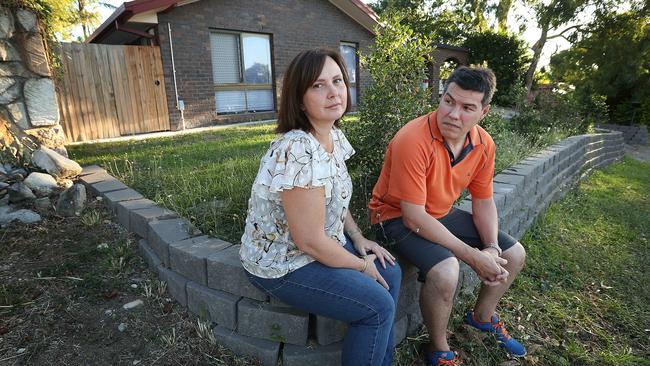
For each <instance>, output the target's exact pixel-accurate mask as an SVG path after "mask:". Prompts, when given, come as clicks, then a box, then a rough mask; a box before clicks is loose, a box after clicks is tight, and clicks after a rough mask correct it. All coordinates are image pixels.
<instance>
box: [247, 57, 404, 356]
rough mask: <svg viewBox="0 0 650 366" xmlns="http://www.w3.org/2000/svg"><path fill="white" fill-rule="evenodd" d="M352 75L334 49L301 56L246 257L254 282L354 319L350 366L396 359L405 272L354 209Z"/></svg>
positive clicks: (287, 84)
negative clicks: (344, 125)
mask: <svg viewBox="0 0 650 366" xmlns="http://www.w3.org/2000/svg"><path fill="white" fill-rule="evenodd" d="M347 85H348V77H347V74H346V72H345V65H344V63H343V60H342V58H341V56H340V55H339V54H338V53H337V52H335V51H331V50H324V49H316V50H309V51H305V52H302V53H300V54H299V55H298V56H296V58H295V59H294V60H293V61H292V62H291V64H290V65H289V68H288V69H287V71H286V74H285V76H284V80H283V84H282V101H281V103H280V111H279V115H278V126H277V132H278V133H280V134H281V135H279V136H278V137H277V138H276V139H275V140H274V141H273V142H272V143H271V147H270V148H269V150H268V151H267V153H266V154H265V155H264V157H263V158H262V162H261V164H260V169H259V171H258V173H257V178H256V179H255V182H254V183H253V189H252V192H251V198H250V201H249V208H248V217H247V218H246V228H245V231H244V235H243V236H242V246H241V250H240V256H241V260H242V264H243V266H244V268H245V269H246V271H247V272H248V277H249V278H250V280H251V282H252V283H253V284H254V285H255V286H257V287H259V288H260V289H262V290H263V291H265V292H267V293H268V294H270V295H271V296H274V297H276V298H277V299H279V300H280V301H282V302H284V303H286V304H288V305H290V306H293V307H295V308H298V309H302V310H305V311H308V312H310V313H315V314H319V315H323V316H325V317H329V318H334V319H339V320H342V321H345V322H347V323H348V324H349V327H348V333H347V335H346V337H345V341H344V343H343V352H342V364H343V365H355V366H356V365H390V363H391V361H392V356H393V323H394V317H395V309H396V303H397V296H398V293H399V287H400V281H401V271H400V268H399V266H398V265H397V263H395V258H394V257H393V256H392V255H391V254H390V253H389V252H388V251H387V250H386V249H384V248H382V247H381V246H379V245H378V244H377V243H375V242H373V241H370V240H368V239H366V238H364V237H363V235H362V233H361V230H359V228H358V227H357V225H356V224H355V222H354V220H353V219H352V215H350V213H349V211H348V205H349V203H350V197H351V194H352V181H351V179H350V176H349V175H348V172H347V168H346V166H345V160H347V159H348V158H350V156H352V154H354V149H352V146H350V143H349V142H348V140H347V139H346V138H345V136H344V135H343V132H341V130H340V129H339V128H338V122H339V120H340V119H341V117H342V116H343V114H344V113H345V112H347V111H349V107H350V96H349V93H348V86H347Z"/></svg>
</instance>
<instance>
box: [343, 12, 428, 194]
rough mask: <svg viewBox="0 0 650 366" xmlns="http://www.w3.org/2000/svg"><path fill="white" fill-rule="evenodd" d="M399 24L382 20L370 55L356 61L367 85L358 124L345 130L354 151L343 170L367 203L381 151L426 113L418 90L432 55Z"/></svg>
mask: <svg viewBox="0 0 650 366" xmlns="http://www.w3.org/2000/svg"><path fill="white" fill-rule="evenodd" d="M402 20H403V18H402V15H398V14H392V13H391V14H388V15H386V16H385V17H383V18H382V22H384V24H385V26H384V27H383V28H380V29H378V30H377V32H378V33H377V37H376V38H375V42H374V44H373V45H371V46H370V50H369V53H368V54H363V55H361V64H362V65H363V67H364V68H365V69H366V70H368V71H369V72H370V75H371V77H372V84H371V85H370V86H369V87H368V88H367V89H366V90H365V93H364V96H363V98H362V99H361V104H360V106H359V121H357V122H354V123H349V124H347V125H346V126H345V129H346V133H347V135H348V138H349V139H350V141H351V143H352V145H353V146H354V147H355V149H356V151H357V153H356V154H355V156H354V157H353V158H352V159H351V160H350V162H349V164H348V167H349V168H350V171H351V172H352V174H353V176H355V181H356V182H358V183H359V185H360V186H359V187H357V192H358V193H357V195H356V196H359V197H364V196H365V197H368V194H369V193H370V191H371V190H372V187H373V185H374V183H375V182H376V179H377V177H378V176H379V172H380V170H381V166H382V164H383V160H384V153H385V150H386V147H387V146H388V143H389V142H390V140H391V139H392V138H393V136H394V135H395V133H396V132H397V130H399V128H400V127H402V126H403V125H404V124H405V123H406V122H408V121H409V120H411V119H413V118H415V117H417V116H419V115H422V114H424V113H426V112H428V111H429V110H430V108H431V106H430V101H431V94H430V90H429V89H428V88H425V87H423V85H422V82H423V81H424V80H425V79H426V78H427V76H426V72H425V71H426V65H427V61H428V55H429V54H430V53H431V51H433V49H432V46H431V42H430V40H429V39H428V38H426V37H424V36H421V35H419V34H416V33H415V32H414V31H413V30H412V29H411V28H409V27H408V26H406V25H403V24H402ZM359 188H361V192H359V191H358V189H359ZM364 193H365V194H364Z"/></svg>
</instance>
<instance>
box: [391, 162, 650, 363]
mask: <svg viewBox="0 0 650 366" xmlns="http://www.w3.org/2000/svg"><path fill="white" fill-rule="evenodd" d="M649 217H650V163H640V162H638V161H634V160H631V159H626V160H625V161H624V162H623V163H619V164H615V165H613V166H611V167H609V168H608V169H606V170H604V171H597V172H596V173H595V174H594V175H593V176H592V177H591V178H590V179H589V180H588V181H586V182H583V183H582V184H580V186H579V187H578V189H576V190H574V191H572V192H570V193H569V194H568V195H567V196H566V197H565V198H564V199H562V200H561V201H559V202H558V203H556V204H553V205H552V206H551V207H550V208H549V209H548V210H547V212H546V213H545V214H544V215H543V216H542V217H541V218H540V219H539V220H538V221H537V222H536V224H535V225H534V226H533V227H532V228H531V229H530V230H528V232H527V233H526V235H525V237H524V238H523V239H522V243H523V244H524V246H525V247H526V249H527V252H528V258H527V265H526V268H525V269H524V271H523V273H522V274H521V275H520V277H519V278H518V279H517V281H516V282H515V285H514V286H513V288H512V289H511V290H510V291H509V292H508V293H507V294H506V297H505V298H504V300H503V302H502V305H501V308H500V310H501V312H502V317H503V319H504V320H505V321H506V323H507V324H509V325H510V327H509V329H510V330H511V333H513V334H514V335H515V337H518V338H519V339H521V340H523V341H524V343H525V344H526V345H527V346H528V350H529V356H527V357H526V359H525V361H524V362H523V364H526V365H553V366H555V365H629V366H640V365H650V329H649V328H650V221H649V220H648V218H649ZM465 306H469V305H461V306H458V307H456V309H455V315H454V318H453V325H452V327H451V329H452V334H451V342H452V347H454V348H455V349H456V350H461V352H460V353H461V355H462V357H463V359H464V361H465V363H466V364H468V365H477V366H478V365H519V364H520V363H519V362H518V361H515V362H513V363H512V364H511V363H507V361H508V359H507V357H506V356H505V355H504V354H503V353H502V352H491V351H493V350H494V341H493V340H492V339H490V338H489V337H483V336H482V335H481V334H479V333H477V332H474V331H472V330H470V329H468V328H466V327H465V326H463V325H462V324H461V318H462V313H463V312H464V311H465V310H466V308H465ZM426 339H427V335H426V332H422V333H421V335H420V336H419V337H417V338H414V339H412V340H411V342H408V343H403V344H402V346H401V348H400V351H399V352H398V357H399V362H398V364H399V365H403V364H404V365H406V364H411V362H412V361H413V360H414V359H415V358H416V357H417V350H418V349H419V346H420V345H421V344H422V343H423V342H425V340H426ZM488 351H490V352H488Z"/></svg>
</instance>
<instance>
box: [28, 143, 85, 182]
mask: <svg viewBox="0 0 650 366" xmlns="http://www.w3.org/2000/svg"><path fill="white" fill-rule="evenodd" d="M32 162H33V163H34V165H36V166H37V167H39V168H41V169H43V170H45V171H46V172H48V173H50V174H51V175H52V176H54V177H55V178H60V179H63V178H73V177H76V176H78V175H79V174H80V173H81V166H80V165H79V164H77V162H75V161H73V160H70V159H68V158H66V157H64V156H62V155H61V154H59V153H57V152H56V151H54V150H52V149H50V148H47V147H45V146H41V148H40V149H38V150H37V151H35V152H34V154H32Z"/></svg>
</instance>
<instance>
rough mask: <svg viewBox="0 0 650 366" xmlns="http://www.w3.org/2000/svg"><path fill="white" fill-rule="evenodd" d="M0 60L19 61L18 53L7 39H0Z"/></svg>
mask: <svg viewBox="0 0 650 366" xmlns="http://www.w3.org/2000/svg"><path fill="white" fill-rule="evenodd" d="M0 61H5V62H7V61H20V55H19V54H18V52H16V49H15V48H14V46H13V45H12V44H11V43H9V42H8V41H3V40H0Z"/></svg>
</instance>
